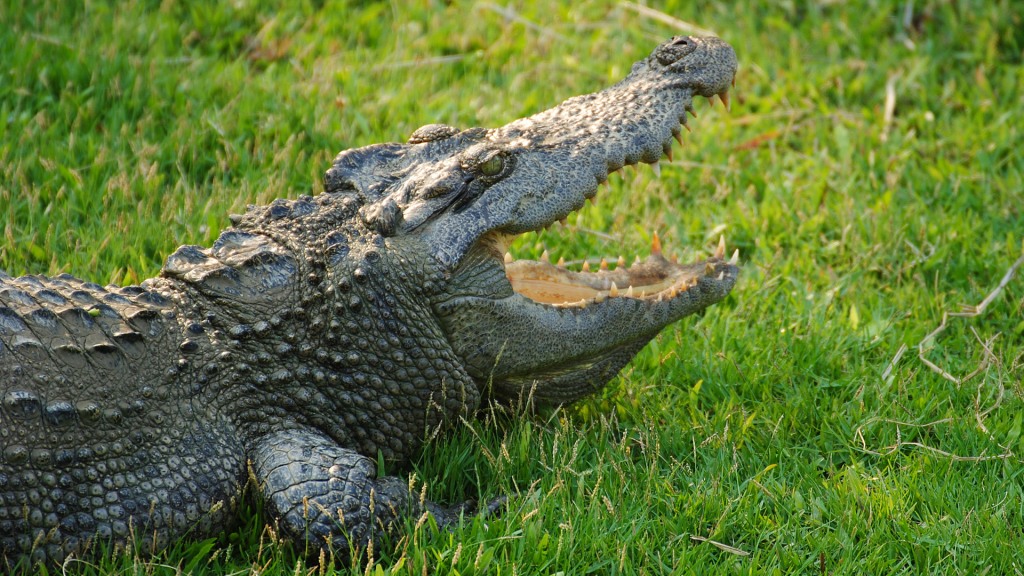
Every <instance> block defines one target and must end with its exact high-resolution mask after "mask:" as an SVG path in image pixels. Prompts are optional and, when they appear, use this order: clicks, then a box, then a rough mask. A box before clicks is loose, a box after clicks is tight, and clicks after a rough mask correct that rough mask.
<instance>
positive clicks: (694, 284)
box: [690, 278, 699, 288]
mask: <svg viewBox="0 0 1024 576" xmlns="http://www.w3.org/2000/svg"><path fill="white" fill-rule="evenodd" d="M697 282H699V280H698V279H696V278H694V279H693V280H690V287H691V288H693V287H694V286H696V285H697Z"/></svg>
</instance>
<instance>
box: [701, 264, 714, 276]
mask: <svg viewBox="0 0 1024 576" xmlns="http://www.w3.org/2000/svg"><path fill="white" fill-rule="evenodd" d="M704 275H705V276H714V275H715V263H714V262H708V263H706V264H704Z"/></svg>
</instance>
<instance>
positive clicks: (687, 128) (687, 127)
mask: <svg viewBox="0 0 1024 576" xmlns="http://www.w3.org/2000/svg"><path fill="white" fill-rule="evenodd" d="M683 128H686V131H687V132H690V133H691V134H692V133H693V130H690V125H689V124H683Z"/></svg>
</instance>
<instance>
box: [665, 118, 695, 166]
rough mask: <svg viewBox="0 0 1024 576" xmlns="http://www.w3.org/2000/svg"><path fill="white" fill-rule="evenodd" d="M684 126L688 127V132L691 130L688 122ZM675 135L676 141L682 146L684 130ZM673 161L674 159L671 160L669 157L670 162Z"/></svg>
mask: <svg viewBox="0 0 1024 576" xmlns="http://www.w3.org/2000/svg"><path fill="white" fill-rule="evenodd" d="M683 127H684V128H686V131H687V132H689V131H690V127H689V126H687V125H686V124H683ZM673 136H675V137H676V142H679V145H680V146H682V145H683V133H682V132H679V133H678V134H673ZM671 161H672V160H671V159H669V162H671Z"/></svg>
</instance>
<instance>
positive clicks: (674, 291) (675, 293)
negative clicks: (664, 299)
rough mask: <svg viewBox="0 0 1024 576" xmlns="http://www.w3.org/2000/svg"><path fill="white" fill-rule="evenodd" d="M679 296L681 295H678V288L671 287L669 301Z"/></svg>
mask: <svg viewBox="0 0 1024 576" xmlns="http://www.w3.org/2000/svg"><path fill="white" fill-rule="evenodd" d="M678 295H679V293H678V292H676V287H675V286H673V287H671V288H669V289H668V297H669V299H670V300H671V299H672V298H675V297H676V296H678Z"/></svg>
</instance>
